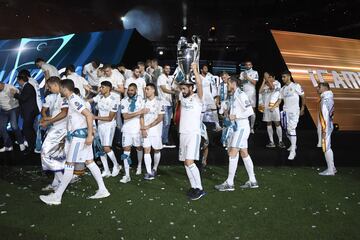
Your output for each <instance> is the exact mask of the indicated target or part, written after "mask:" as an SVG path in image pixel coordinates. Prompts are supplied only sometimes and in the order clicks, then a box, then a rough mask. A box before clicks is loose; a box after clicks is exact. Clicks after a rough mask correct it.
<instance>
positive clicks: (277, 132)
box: [276, 126, 282, 142]
mask: <svg viewBox="0 0 360 240" xmlns="http://www.w3.org/2000/svg"><path fill="white" fill-rule="evenodd" d="M276 135H277V136H278V139H279V142H282V129H281V126H277V127H276Z"/></svg>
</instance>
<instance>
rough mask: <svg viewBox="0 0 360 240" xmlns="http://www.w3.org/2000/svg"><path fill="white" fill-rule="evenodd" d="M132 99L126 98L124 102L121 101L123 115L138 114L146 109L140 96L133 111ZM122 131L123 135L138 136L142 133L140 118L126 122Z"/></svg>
mask: <svg viewBox="0 0 360 240" xmlns="http://www.w3.org/2000/svg"><path fill="white" fill-rule="evenodd" d="M131 101H132V100H131V99H130V98H129V97H125V98H124V99H123V100H121V113H122V114H124V113H132V112H137V111H139V110H140V109H143V108H144V100H143V98H141V97H140V96H137V98H136V102H135V109H133V111H131V109H130V106H131V105H130V104H131ZM121 131H122V132H123V133H130V134H137V133H139V132H140V116H137V117H134V118H131V119H128V120H124V125H123V126H122V129H121Z"/></svg>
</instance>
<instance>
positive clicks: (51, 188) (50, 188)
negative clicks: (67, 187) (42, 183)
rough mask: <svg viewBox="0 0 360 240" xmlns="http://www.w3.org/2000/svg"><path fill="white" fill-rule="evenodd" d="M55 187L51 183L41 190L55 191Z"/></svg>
mask: <svg viewBox="0 0 360 240" xmlns="http://www.w3.org/2000/svg"><path fill="white" fill-rule="evenodd" d="M54 190H55V189H54V187H53V185H51V184H49V185H47V186H46V187H43V188H42V189H41V191H44V192H46V191H54Z"/></svg>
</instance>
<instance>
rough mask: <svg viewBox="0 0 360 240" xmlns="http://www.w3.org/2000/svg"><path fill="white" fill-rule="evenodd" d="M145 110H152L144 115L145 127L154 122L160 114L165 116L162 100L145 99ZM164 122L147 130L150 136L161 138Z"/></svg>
mask: <svg viewBox="0 0 360 240" xmlns="http://www.w3.org/2000/svg"><path fill="white" fill-rule="evenodd" d="M144 101H145V108H148V109H150V111H149V112H148V113H146V114H145V115H144V122H145V125H149V124H151V123H152V122H154V121H155V120H156V119H157V118H158V116H159V115H160V114H165V111H164V105H163V101H162V99H160V98H157V97H155V98H153V99H152V100H150V99H148V98H147V99H145V100H144ZM162 126H163V122H162V121H161V122H160V123H158V124H157V125H156V126H153V127H152V128H150V129H148V130H147V134H148V136H155V137H161V135H162Z"/></svg>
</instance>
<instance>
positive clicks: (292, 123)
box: [271, 71, 305, 160]
mask: <svg viewBox="0 0 360 240" xmlns="http://www.w3.org/2000/svg"><path fill="white" fill-rule="evenodd" d="M282 81H283V82H284V83H285V86H283V87H282V88H281V90H280V96H279V100H278V101H277V102H276V103H275V104H274V106H273V107H272V108H271V109H272V110H274V109H276V108H277V107H279V105H280V103H281V101H282V100H283V101H284V107H283V111H282V112H281V114H280V119H281V124H282V126H283V128H284V129H286V134H287V136H288V138H289V139H290V143H291V146H290V148H289V149H288V150H289V151H290V154H289V157H288V159H289V160H294V158H295V156H296V127H297V124H298V122H299V116H300V115H301V116H302V115H304V111H305V95H304V90H303V89H302V87H301V86H300V84H298V83H294V82H293V81H292V76H291V72H289V71H286V72H284V73H283V74H282ZM300 97H301V103H302V105H301V109H300V107H299V100H300Z"/></svg>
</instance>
